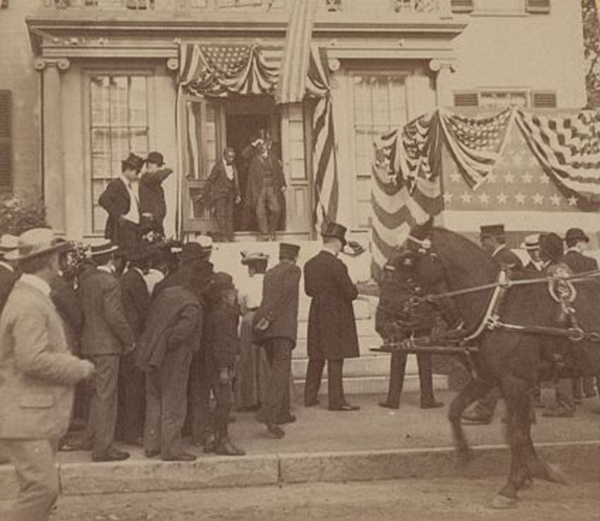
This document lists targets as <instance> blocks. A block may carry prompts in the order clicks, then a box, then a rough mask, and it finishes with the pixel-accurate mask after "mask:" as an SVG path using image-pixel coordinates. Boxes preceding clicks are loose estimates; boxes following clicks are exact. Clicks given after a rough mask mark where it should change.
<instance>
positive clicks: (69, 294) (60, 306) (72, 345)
mask: <svg viewBox="0 0 600 521" xmlns="http://www.w3.org/2000/svg"><path fill="white" fill-rule="evenodd" d="M50 290H51V291H50V299H51V300H52V303H53V304H54V307H55V308H56V311H58V314H59V316H60V318H61V319H62V321H63V325H64V329H65V336H66V338H67V345H68V346H69V349H70V350H71V353H74V354H79V347H80V346H79V338H80V337H81V331H82V329H83V311H82V310H81V305H80V303H79V299H78V298H77V292H76V291H75V288H74V287H73V284H71V283H70V282H69V281H68V280H66V279H65V278H64V277H62V276H60V277H56V278H55V279H54V280H53V281H52V283H51V284H50Z"/></svg>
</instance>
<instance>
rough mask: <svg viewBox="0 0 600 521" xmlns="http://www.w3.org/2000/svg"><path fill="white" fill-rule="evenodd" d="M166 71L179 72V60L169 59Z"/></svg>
mask: <svg viewBox="0 0 600 521" xmlns="http://www.w3.org/2000/svg"><path fill="white" fill-rule="evenodd" d="M167 69H169V70H170V71H178V70H179V58H169V59H168V60H167Z"/></svg>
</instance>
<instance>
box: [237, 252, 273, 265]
mask: <svg viewBox="0 0 600 521" xmlns="http://www.w3.org/2000/svg"><path fill="white" fill-rule="evenodd" d="M240 255H241V256H242V260H241V263H242V265H244V266H248V265H250V264H261V263H266V262H269V256H268V255H267V254H266V253H260V252H254V253H248V252H245V251H242V252H240Z"/></svg>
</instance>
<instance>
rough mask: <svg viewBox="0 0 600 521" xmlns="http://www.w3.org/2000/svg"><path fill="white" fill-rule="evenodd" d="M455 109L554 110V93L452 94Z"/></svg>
mask: <svg viewBox="0 0 600 521" xmlns="http://www.w3.org/2000/svg"><path fill="white" fill-rule="evenodd" d="M454 106H455V107H482V108H504V107H532V108H539V109H552V108H556V106H557V101H556V93H555V92H554V91H527V90H507V91H504V90H501V91H492V90H489V91H488V90H481V91H477V90H472V91H457V92H455V93H454Z"/></svg>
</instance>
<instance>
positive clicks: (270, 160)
mask: <svg viewBox="0 0 600 521" xmlns="http://www.w3.org/2000/svg"><path fill="white" fill-rule="evenodd" d="M269 166H270V168H271V170H272V171H273V189H274V190H275V193H276V194H277V195H278V197H280V194H281V188H282V187H284V186H286V185H285V177H284V175H283V169H282V168H281V161H279V159H277V158H275V157H273V156H272V155H271V154H269V155H268V156H267V157H266V158H264V157H262V156H261V155H260V154H257V155H255V156H254V157H253V158H252V160H251V161H250V166H249V167H248V182H247V184H246V205H247V206H249V207H250V208H252V209H254V208H256V204H257V203H258V196H259V195H260V190H261V188H262V186H263V178H264V172H265V169H266V168H268V167H269ZM280 198H281V197H280Z"/></svg>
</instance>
